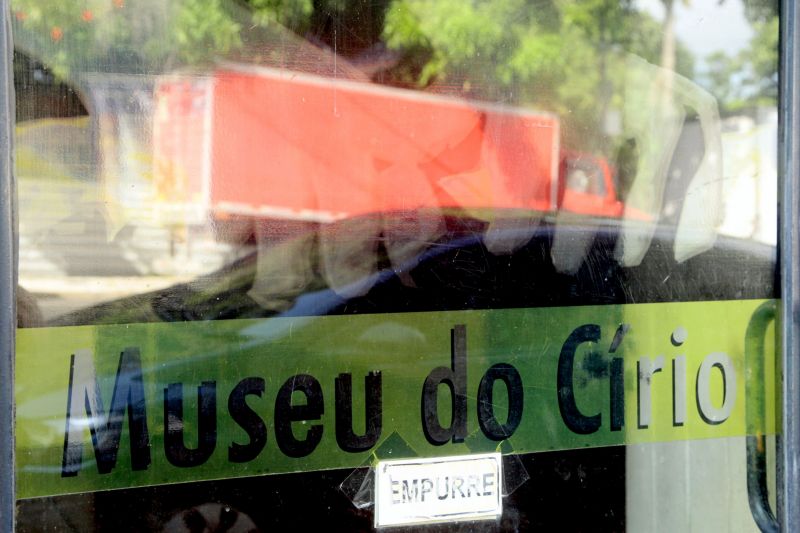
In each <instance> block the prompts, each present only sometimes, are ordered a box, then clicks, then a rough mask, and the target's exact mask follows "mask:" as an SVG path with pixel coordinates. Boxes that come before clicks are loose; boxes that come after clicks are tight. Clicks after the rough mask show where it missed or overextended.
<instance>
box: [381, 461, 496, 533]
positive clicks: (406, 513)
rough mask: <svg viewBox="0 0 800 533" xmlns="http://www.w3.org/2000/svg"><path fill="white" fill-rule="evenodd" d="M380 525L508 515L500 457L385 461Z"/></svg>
mask: <svg viewBox="0 0 800 533" xmlns="http://www.w3.org/2000/svg"><path fill="white" fill-rule="evenodd" d="M375 485H376V486H375V489H376V490H375V500H376V501H375V527H387V526H401V525H413V524H430V523H435V522H452V521H456V520H487V519H494V518H496V517H498V516H499V515H500V514H501V513H502V512H503V496H502V493H503V461H502V457H501V455H500V454H499V453H490V454H481V455H466V456H463V455H462V456H457V457H439V458H436V459H402V460H397V461H381V462H379V463H378V466H377V467H376V479H375Z"/></svg>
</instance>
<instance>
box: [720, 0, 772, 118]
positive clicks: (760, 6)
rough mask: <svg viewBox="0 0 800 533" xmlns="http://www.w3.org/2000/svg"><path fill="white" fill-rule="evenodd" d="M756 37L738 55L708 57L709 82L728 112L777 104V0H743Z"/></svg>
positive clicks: (721, 53)
mask: <svg viewBox="0 0 800 533" xmlns="http://www.w3.org/2000/svg"><path fill="white" fill-rule="evenodd" d="M744 8H745V10H744V12H745V17H746V18H747V20H748V21H749V22H750V23H751V24H752V27H753V37H752V38H751V39H750V42H749V44H748V46H747V47H746V48H745V49H744V50H742V51H741V52H739V53H738V54H735V55H729V54H728V53H726V52H724V51H718V52H715V53H713V54H711V55H710V56H709V57H707V58H706V60H707V63H708V72H707V74H706V83H707V84H708V85H709V88H710V89H711V91H712V92H713V93H714V94H715V95H716V96H717V98H719V101H720V105H721V107H722V108H723V109H726V110H728V111H737V110H741V109H744V108H748V107H754V106H762V105H766V106H774V105H775V103H776V102H777V98H778V26H779V21H778V2H777V1H775V0H744Z"/></svg>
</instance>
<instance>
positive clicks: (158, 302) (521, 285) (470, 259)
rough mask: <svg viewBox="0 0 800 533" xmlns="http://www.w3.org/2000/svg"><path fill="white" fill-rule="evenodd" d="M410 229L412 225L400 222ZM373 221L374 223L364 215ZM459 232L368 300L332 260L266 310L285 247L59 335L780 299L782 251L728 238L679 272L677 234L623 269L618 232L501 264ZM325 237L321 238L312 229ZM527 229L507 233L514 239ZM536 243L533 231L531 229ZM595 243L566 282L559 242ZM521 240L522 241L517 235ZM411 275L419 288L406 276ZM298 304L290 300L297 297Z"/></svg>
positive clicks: (340, 232)
mask: <svg viewBox="0 0 800 533" xmlns="http://www.w3.org/2000/svg"><path fill="white" fill-rule="evenodd" d="M395 217H396V218H394V220H395V222H397V223H401V222H402V216H401V215H400V214H396V215H395ZM364 218H367V219H368V218H370V217H364ZM361 222H362V219H358V218H357V219H350V220H343V221H339V222H335V223H333V224H331V225H330V227H328V229H329V230H330V229H331V228H333V229H335V230H336V231H335V232H333V231H332V232H331V233H334V234H335V235H337V236H339V237H338V238H340V239H341V240H342V245H346V244H347V243H346V241H347V240H348V239H350V238H353V239H355V238H356V237H354V235H355V233H354V231H353V229H354V228H358V227H359V226H358V224H360V223H361ZM444 223H445V225H446V227H447V232H446V233H445V234H444V235H443V236H442V237H441V238H440V239H439V240H438V241H437V242H433V243H430V245H429V246H428V247H427V250H426V251H425V252H423V253H422V254H421V255H420V256H419V257H416V258H414V260H413V261H411V262H409V264H408V265H391V268H390V263H389V261H388V258H387V257H386V256H385V255H384V252H385V251H383V252H382V251H381V250H380V249H379V250H378V251H377V253H378V257H377V258H369V257H364V260H365V261H372V260H377V262H378V264H379V265H383V268H380V269H379V270H377V271H376V272H375V273H374V274H373V275H372V277H371V279H370V280H367V281H366V284H367V285H368V286H369V287H371V288H370V289H369V290H368V291H367V292H366V293H365V294H363V295H361V296H358V297H352V298H348V297H347V296H346V295H343V294H342V292H341V291H338V290H335V289H334V288H330V287H329V286H328V285H327V284H326V282H325V280H324V276H323V275H322V274H321V273H320V270H321V269H322V268H323V267H322V265H321V263H322V261H321V259H320V258H319V257H316V258H315V259H314V260H315V264H314V271H315V272H316V274H317V275H316V277H315V278H314V279H312V280H310V281H309V282H308V284H307V285H306V286H303V287H298V288H297V290H296V292H295V294H294V295H292V297H291V305H290V306H289V307H288V308H287V309H285V310H282V311H279V310H275V309H264V308H263V307H261V306H259V305H258V304H257V303H256V301H255V300H253V299H252V298H251V297H250V296H248V291H250V289H251V288H252V286H253V283H254V281H255V280H256V276H257V261H260V260H266V261H274V262H277V263H278V264H285V267H286V268H287V269H290V268H291V267H292V260H293V258H292V257H291V256H289V255H288V254H287V251H289V250H292V245H293V242H294V240H296V239H305V238H307V236H301V237H297V238H296V239H288V240H286V241H283V242H279V243H277V244H275V245H274V248H272V249H270V250H269V251H268V253H267V254H266V255H267V257H264V256H263V255H262V257H258V255H257V254H256V253H253V254H250V255H248V256H246V257H244V258H243V259H240V260H238V261H236V262H234V263H232V264H230V265H228V266H226V267H225V268H223V269H221V270H218V271H216V272H213V273H211V274H208V275H206V276H202V277H200V278H198V279H197V280H195V281H192V282H190V283H185V284H180V285H175V286H173V287H171V288H169V289H165V290H160V291H155V292H151V293H146V294H140V295H136V296H132V297H129V298H125V299H122V300H116V301H112V302H107V303H104V304H100V305H98V306H94V307H91V308H87V309H83V310H81V311H78V312H75V313H70V314H67V315H64V316H61V317H59V318H57V319H55V320H54V321H53V322H52V324H51V325H83V324H108V323H134V322H161V321H184V320H214V319H229V318H255V317H265V316H274V315H277V314H282V315H284V316H311V315H326V314H357V313H378V312H403V311H434V310H450V309H452V310H457V309H490V308H508V307H547V306H567V305H590V304H617V303H642V302H662V301H691V300H699V301H702V300H725V299H742V298H769V297H774V296H775V295H774V294H772V293H769V294H767V293H765V292H764V291H765V289H764V288H765V287H774V284H773V280H774V276H775V249H774V247H772V246H768V245H763V244H759V243H755V242H752V241H743V240H739V239H732V238H726V237H719V239H718V241H717V243H716V245H715V246H714V247H713V248H712V249H710V250H708V251H706V252H704V253H702V254H700V255H697V256H695V257H693V258H691V259H689V260H687V261H684V262H682V263H679V262H676V260H675V258H674V251H673V242H674V240H673V239H674V236H673V234H672V233H671V232H670V230H667V229H661V230H659V231H658V232H657V233H656V235H655V237H654V238H653V241H652V244H651V245H650V247H649V249H648V251H647V253H646V255H645V256H644V259H643V260H642V262H641V263H640V264H639V265H637V266H630V267H624V266H621V265H620V264H619V263H618V262H617V260H616V259H615V258H614V253H615V246H616V244H617V241H618V227H617V226H616V225H603V226H583V225H582V226H567V225H563V226H562V225H552V224H546V223H543V224H541V225H540V226H539V227H538V228H536V229H535V233H534V235H533V238H532V239H531V240H530V241H529V242H528V244H527V245H525V246H524V247H522V248H520V249H518V250H517V251H515V252H514V253H513V254H512V255H493V254H492V253H490V252H489V251H487V249H486V247H485V245H484V242H483V236H482V234H483V230H485V228H486V224H485V223H484V222H480V221H475V220H470V219H463V218H458V217H445V218H444ZM309 231H310V232H313V233H314V235H315V237H317V238H319V237H320V236H321V233H320V230H318V229H317V230H314V229H310V230H309ZM514 231H515V230H507V233H514ZM520 233H521V234H523V235H524V236H527V235H529V232H528V230H527V229H525V230H524V231H520ZM587 234H588V235H591V236H592V238H591V239H590V240H591V243H590V245H589V246H588V248H586V249H585V250H578V249H575V252H576V253H581V254H582V257H581V258H579V261H580V265H581V266H580V268H579V269H578V270H577V271H575V272H572V273H569V272H559V270H558V268H557V267H556V266H554V262H553V260H552V259H551V254H552V253H553V250H554V248H555V247H556V246H557V244H556V243H557V242H558V241H562V242H564V241H566V242H575V241H577V240H578V239H581V240H582V239H583V238H584V237H585V236H586V235H587ZM509 238H514V235H510V236H509ZM398 270H399V271H408V272H409V274H410V276H411V282H412V283H409V282H408V280H405V281H404V280H402V279H401V277H400V276H398V274H397V271H398ZM286 296H289V295H286Z"/></svg>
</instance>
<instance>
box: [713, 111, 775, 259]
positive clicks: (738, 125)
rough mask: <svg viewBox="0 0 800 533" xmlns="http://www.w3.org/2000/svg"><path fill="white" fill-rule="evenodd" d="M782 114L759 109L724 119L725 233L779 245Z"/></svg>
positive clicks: (723, 223)
mask: <svg viewBox="0 0 800 533" xmlns="http://www.w3.org/2000/svg"><path fill="white" fill-rule="evenodd" d="M777 138H778V113H777V111H776V110H775V109H759V110H758V111H757V112H756V113H755V115H754V116H745V115H740V116H735V117H730V118H727V119H725V120H724V121H723V132H722V155H723V172H724V180H725V186H724V187H723V191H724V198H723V204H724V219H723V222H722V224H721V225H720V228H719V231H720V233H722V234H724V235H731V236H734V237H742V238H748V239H750V238H752V239H755V240H757V241H760V242H765V243H769V244H775V243H776V242H777V235H778V233H777V232H778V228H777V217H776V206H777V203H778V189H777V184H778V178H777V154H778V151H777V145H776V142H777V141H776V140H777Z"/></svg>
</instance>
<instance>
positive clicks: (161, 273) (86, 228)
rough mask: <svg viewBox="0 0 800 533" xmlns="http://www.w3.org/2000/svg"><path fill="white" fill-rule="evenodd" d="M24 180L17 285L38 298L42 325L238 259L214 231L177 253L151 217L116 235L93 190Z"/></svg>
mask: <svg viewBox="0 0 800 533" xmlns="http://www.w3.org/2000/svg"><path fill="white" fill-rule="evenodd" d="M21 178H22V179H20V181H19V186H18V194H19V215H20V216H19V220H20V222H19V239H20V247H19V273H20V285H22V286H23V287H24V288H26V289H27V290H28V291H30V292H31V293H32V294H33V295H34V296H35V297H36V300H37V303H38V305H39V307H40V309H41V311H42V313H43V315H44V318H45V319H49V318H52V317H55V316H58V315H60V314H63V313H64V312H68V311H73V310H76V309H80V308H83V307H87V306H89V305H92V304H95V303H99V302H102V301H107V300H112V299H116V298H120V297H122V296H125V295H129V294H136V293H141V292H147V291H150V290H155V289H159V288H163V287H167V286H169V285H173V284H175V283H178V282H180V281H185V280H187V279H189V278H192V277H195V276H196V275H198V274H200V273H205V272H210V271H212V270H215V269H217V268H219V267H220V266H222V265H223V264H225V263H226V262H228V261H230V259H231V257H232V256H233V255H234V250H233V248H231V247H230V246H228V245H223V244H219V243H217V242H215V240H214V237H213V235H212V234H211V232H210V231H205V232H195V233H192V234H191V241H190V242H185V241H184V242H179V243H177V245H176V243H175V242H174V241H171V234H170V232H169V230H168V229H167V228H164V227H162V226H160V225H159V224H158V221H157V220H155V219H154V217H152V216H142V217H141V218H140V219H137V220H132V221H128V222H127V223H126V224H124V225H123V226H122V228H121V229H117V228H116V227H115V226H113V225H112V223H111V221H110V220H109V218H108V216H107V207H106V205H105V204H104V203H102V202H100V201H97V200H96V197H97V191H96V190H95V187H96V186H95V185H94V184H91V183H87V182H78V181H75V180H67V181H64V180H58V181H57V180H41V179H39V180H33V179H25V176H21ZM139 201H140V202H141V203H142V205H143V209H141V210H140V211H139V212H140V213H143V214H149V213H150V212H151V210H148V209H146V208H145V206H146V205H147V203H148V198H147V197H146V196H145V195H142V197H141V198H140V199H139Z"/></svg>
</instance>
